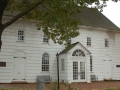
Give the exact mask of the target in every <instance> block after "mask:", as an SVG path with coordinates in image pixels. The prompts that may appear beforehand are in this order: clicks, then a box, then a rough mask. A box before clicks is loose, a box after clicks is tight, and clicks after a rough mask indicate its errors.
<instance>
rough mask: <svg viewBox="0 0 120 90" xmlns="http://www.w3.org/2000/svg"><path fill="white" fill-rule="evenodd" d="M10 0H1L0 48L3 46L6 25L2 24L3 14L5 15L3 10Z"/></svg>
mask: <svg viewBox="0 0 120 90" xmlns="http://www.w3.org/2000/svg"><path fill="white" fill-rule="evenodd" d="M8 2H9V0H0V50H1V46H2V40H1V37H2V32H3V30H4V26H3V24H2V16H3V12H4V10H5V8H6V6H7V4H8Z"/></svg>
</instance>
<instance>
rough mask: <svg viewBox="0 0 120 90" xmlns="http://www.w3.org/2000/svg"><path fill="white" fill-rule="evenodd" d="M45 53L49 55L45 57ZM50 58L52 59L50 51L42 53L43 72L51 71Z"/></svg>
mask: <svg viewBox="0 0 120 90" xmlns="http://www.w3.org/2000/svg"><path fill="white" fill-rule="evenodd" d="M45 54H46V55H47V57H44V55H45ZM43 58H44V59H43ZM46 58H48V62H47V59H46ZM49 59H50V57H49V54H48V53H44V54H43V55H42V65H41V66H42V68H41V71H42V72H49V71H50V60H49Z"/></svg>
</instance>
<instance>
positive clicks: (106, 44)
mask: <svg viewBox="0 0 120 90" xmlns="http://www.w3.org/2000/svg"><path fill="white" fill-rule="evenodd" d="M108 46H109V44H108V39H105V47H108Z"/></svg>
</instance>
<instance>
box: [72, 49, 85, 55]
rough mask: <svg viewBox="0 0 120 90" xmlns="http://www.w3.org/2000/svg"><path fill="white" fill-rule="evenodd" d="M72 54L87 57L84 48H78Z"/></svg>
mask: <svg viewBox="0 0 120 90" xmlns="http://www.w3.org/2000/svg"><path fill="white" fill-rule="evenodd" d="M72 56H83V57H85V53H84V52H83V51H82V50H80V49H77V50H75V51H74V52H73V53H72Z"/></svg>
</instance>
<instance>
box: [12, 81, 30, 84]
mask: <svg viewBox="0 0 120 90" xmlns="http://www.w3.org/2000/svg"><path fill="white" fill-rule="evenodd" d="M11 83H13V84H26V83H28V82H26V81H12V82H11Z"/></svg>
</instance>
